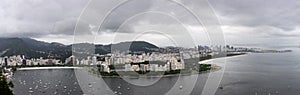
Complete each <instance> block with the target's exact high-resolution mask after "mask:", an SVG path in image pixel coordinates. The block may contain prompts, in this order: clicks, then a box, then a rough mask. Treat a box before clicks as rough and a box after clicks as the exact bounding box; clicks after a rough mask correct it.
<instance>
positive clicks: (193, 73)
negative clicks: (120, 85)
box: [97, 54, 247, 78]
mask: <svg viewBox="0 0 300 95" xmlns="http://www.w3.org/2000/svg"><path fill="white" fill-rule="evenodd" d="M243 55H247V54H239V55H234V56H226V57H217V58H211V59H206V60H201V61H199V62H198V64H201V63H202V64H206V63H208V62H211V61H214V60H217V59H219V58H232V57H238V56H243ZM210 65H211V69H210V70H206V71H200V72H197V71H194V72H191V73H178V74H168V75H158V76H146V75H145V76H138V77H135V76H102V75H97V76H99V77H102V78H146V77H148V78H155V77H174V76H189V75H195V74H205V73H210V72H215V71H219V70H221V69H222V67H221V66H218V65H216V64H210Z"/></svg>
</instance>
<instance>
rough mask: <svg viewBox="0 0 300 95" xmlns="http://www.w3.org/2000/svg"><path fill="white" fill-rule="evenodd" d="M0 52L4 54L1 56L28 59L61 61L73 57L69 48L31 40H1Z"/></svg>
mask: <svg viewBox="0 0 300 95" xmlns="http://www.w3.org/2000/svg"><path fill="white" fill-rule="evenodd" d="M0 52H2V55H1V56H12V55H25V57H27V58H40V57H43V58H55V59H61V60H63V59H64V58H65V57H67V56H70V55H71V49H70V47H68V46H65V45H57V44H53V43H47V42H42V41H37V40H34V39H30V38H0Z"/></svg>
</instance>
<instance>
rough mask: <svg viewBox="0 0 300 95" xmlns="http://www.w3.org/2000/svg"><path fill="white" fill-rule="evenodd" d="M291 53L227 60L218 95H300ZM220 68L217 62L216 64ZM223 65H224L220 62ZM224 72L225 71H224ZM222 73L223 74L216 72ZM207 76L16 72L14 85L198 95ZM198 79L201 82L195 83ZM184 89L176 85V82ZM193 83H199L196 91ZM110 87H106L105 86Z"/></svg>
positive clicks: (101, 94)
mask: <svg viewBox="0 0 300 95" xmlns="http://www.w3.org/2000/svg"><path fill="white" fill-rule="evenodd" d="M293 50H294V51H293V52H290V53H265V54H249V55H246V56H238V57H233V58H227V65H226V69H225V73H224V77H223V79H222V81H221V85H220V86H222V87H223V88H222V89H218V90H217V92H216V95H255V94H257V95H269V94H270V95H299V93H300V58H299V56H300V49H293ZM214 63H216V64H218V63H219V62H218V59H217V60H216V61H214ZM220 63H221V64H222V62H220ZM223 69H224V67H223ZM217 72H220V71H217ZM207 76H208V74H200V75H199V76H181V77H182V78H178V77H164V78H148V79H143V80H141V79H128V80H129V81H131V82H132V81H133V82H135V83H147V82H149V81H151V82H154V84H152V85H149V86H136V85H133V84H131V83H128V82H127V81H124V80H122V79H121V78H104V79H102V78H98V77H97V76H94V75H91V74H89V73H86V72H83V71H82V70H72V69H66V70H35V71H17V72H16V73H15V76H14V79H13V82H14V84H15V88H14V93H15V94H16V95H28V94H32V95H43V94H46V95H54V94H57V95H59V94H60V95H67V94H71V95H82V94H83V93H86V94H87V95H90V94H98V95H105V94H113V93H115V94H118V95H121V94H122V95H163V94H165V93H167V92H168V91H169V90H170V89H172V88H173V87H174V88H175V90H176V91H179V92H178V94H179V95H181V94H180V91H181V92H189V90H188V89H191V90H193V91H192V92H191V94H192V95H199V94H201V92H202V89H203V86H204V85H205V82H206V80H207ZM195 77H198V80H194V78H195ZM178 81H179V82H180V83H181V85H180V86H178V85H175V83H176V82H178ZM192 81H197V83H196V84H195V87H194V86H193V84H191V83H192ZM106 85H107V86H106Z"/></svg>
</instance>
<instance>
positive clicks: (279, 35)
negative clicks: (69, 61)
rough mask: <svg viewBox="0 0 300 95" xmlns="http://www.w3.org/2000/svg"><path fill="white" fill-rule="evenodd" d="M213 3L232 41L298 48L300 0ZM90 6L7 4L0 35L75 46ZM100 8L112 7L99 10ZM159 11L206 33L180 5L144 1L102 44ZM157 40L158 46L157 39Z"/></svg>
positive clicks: (0, 14)
mask: <svg viewBox="0 0 300 95" xmlns="http://www.w3.org/2000/svg"><path fill="white" fill-rule="evenodd" d="M133 1H135V0H133ZM166 2H167V1H166ZM209 2H210V4H211V6H212V7H213V8H214V9H215V12H216V14H217V16H218V17H219V19H220V22H221V23H222V29H223V31H224V33H225V37H226V40H227V43H230V44H237V43H250V44H251V43H260V44H264V43H271V44H272V43H282V44H297V45H298V44H299V43H300V42H299V41H298V40H297V39H299V38H300V32H299V29H300V27H299V25H300V16H299V15H300V2H299V1H298V0H272V1H264V0H246V1H245V0H231V1H228V0H209ZM87 3H88V0H75V1H74V0H26V1H24V0H2V1H1V3H0V21H1V22H0V37H31V38H36V39H39V40H44V41H49V42H52V41H57V42H62V43H65V44H70V43H72V36H73V34H74V33H73V31H74V28H75V25H76V22H77V19H78V17H79V16H80V13H81V12H82V10H83V9H84V8H85V5H86V4H87ZM160 4H161V5H160ZM189 4H190V5H191V6H195V5H193V4H192V3H190V2H189V3H187V5H189ZM101 7H111V6H108V5H107V6H105V5H103V6H99V8H101ZM156 9H160V10H164V11H166V12H167V13H170V14H173V15H175V16H176V17H178V18H179V19H185V22H184V23H187V24H189V25H190V26H191V27H194V28H193V29H199V30H193V31H202V32H204V30H203V29H202V28H201V26H196V28H195V24H197V22H195V21H194V19H193V17H192V15H190V14H188V13H187V12H186V11H185V10H181V9H180V8H179V7H174V4H172V3H170V4H168V5H162V3H158V2H157V1H156V0H152V1H149V0H139V1H136V2H131V4H127V5H124V6H121V7H120V8H118V9H117V10H115V11H114V12H113V13H112V14H110V15H109V17H108V18H107V20H105V21H104V24H103V26H102V29H103V30H101V32H100V33H98V34H99V35H98V39H100V40H97V42H99V43H108V40H111V37H109V36H107V35H112V34H110V32H113V31H116V30H117V29H118V28H119V26H120V25H121V24H122V23H123V22H124V21H126V20H127V18H130V17H131V16H132V15H133V14H136V13H139V12H143V11H147V10H156ZM143 18H144V19H142V20H141V21H140V22H139V23H137V22H134V23H135V24H136V23H137V24H140V27H145V25H146V26H147V24H151V25H152V26H155V25H157V27H158V26H159V27H161V26H175V25H172V23H168V21H164V19H165V18H163V16H162V18H157V17H156V18H157V19H156V20H157V21H153V20H151V19H153V18H154V17H151V15H148V16H145V17H143ZM147 18H151V19H150V21H147ZM159 21H161V22H160V23H159ZM149 22H151V23H149ZM153 22H156V23H153ZM169 22H171V21H169ZM133 26H134V27H133ZM78 27H81V29H85V30H90V31H91V33H92V34H93V33H95V32H97V29H98V28H99V27H97V25H93V24H89V23H86V24H84V25H81V26H78ZM138 27H139V26H138V25H131V26H130V25H128V27H127V28H124V30H119V31H121V32H122V33H125V34H127V35H130V34H131V33H136V31H135V28H138ZM174 29H176V28H174ZM169 31H172V30H169ZM194 33H195V34H199V33H198V32H197V33H196V32H194ZM174 35H177V34H174ZM199 35H203V34H201V33H200V34H199ZM99 37H100V38H99ZM195 38H197V37H195ZM198 38H199V37H198ZM146 39H149V38H146ZM205 39H207V38H205ZM156 40H157V42H159V40H158V39H157V38H156ZM197 40H198V39H197ZM101 41H102V42H101ZM199 43H200V42H199Z"/></svg>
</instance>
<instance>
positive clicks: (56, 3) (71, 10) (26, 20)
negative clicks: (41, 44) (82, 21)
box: [0, 0, 87, 37]
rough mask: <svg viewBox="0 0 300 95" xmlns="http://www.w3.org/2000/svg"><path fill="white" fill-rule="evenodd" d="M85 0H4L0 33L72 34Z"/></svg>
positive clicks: (13, 34)
mask: <svg viewBox="0 0 300 95" xmlns="http://www.w3.org/2000/svg"><path fill="white" fill-rule="evenodd" d="M86 3H87V1H86V0H76V2H74V1H73V0H29V1H23V0H21V1H20V0H3V1H1V3H0V21H1V22H0V31H1V32H0V36H2V37H15V36H17V37H41V36H45V35H50V34H51V35H58V34H59V35H69V34H72V33H73V29H74V27H75V24H76V19H77V17H78V16H79V14H80V12H81V10H82V8H83V7H84V5H85V4H86Z"/></svg>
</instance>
